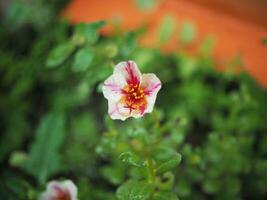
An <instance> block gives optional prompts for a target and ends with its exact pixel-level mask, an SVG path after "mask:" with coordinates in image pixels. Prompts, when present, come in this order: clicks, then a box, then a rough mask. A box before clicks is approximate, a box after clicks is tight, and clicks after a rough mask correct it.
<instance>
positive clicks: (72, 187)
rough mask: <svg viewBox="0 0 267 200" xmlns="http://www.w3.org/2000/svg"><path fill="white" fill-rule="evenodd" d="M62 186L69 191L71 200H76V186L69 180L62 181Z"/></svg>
mask: <svg viewBox="0 0 267 200" xmlns="http://www.w3.org/2000/svg"><path fill="white" fill-rule="evenodd" d="M62 186H63V187H64V188H65V189H66V190H68V191H69V193H70V195H71V200H77V187H76V186H75V185H74V183H73V182H72V181H71V180H66V181H63V182H62Z"/></svg>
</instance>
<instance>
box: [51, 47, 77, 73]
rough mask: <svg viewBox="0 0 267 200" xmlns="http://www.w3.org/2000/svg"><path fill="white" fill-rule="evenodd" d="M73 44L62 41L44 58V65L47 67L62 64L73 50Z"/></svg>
mask: <svg viewBox="0 0 267 200" xmlns="http://www.w3.org/2000/svg"><path fill="white" fill-rule="evenodd" d="M74 49H75V45H74V44H73V43H71V42H66V43H62V44H60V45H58V46H56V47H55V48H54V49H52V51H51V52H50V53H49V55H48V58H47V60H46V66H47V67H48V68H54V67H57V66H59V65H60V64H62V63H63V62H64V61H65V60H66V59H67V58H68V57H69V56H70V54H71V53H72V52H73V51H74Z"/></svg>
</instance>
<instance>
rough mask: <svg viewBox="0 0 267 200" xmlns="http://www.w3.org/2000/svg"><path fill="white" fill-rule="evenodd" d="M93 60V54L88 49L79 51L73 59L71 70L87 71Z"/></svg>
mask: <svg viewBox="0 0 267 200" xmlns="http://www.w3.org/2000/svg"><path fill="white" fill-rule="evenodd" d="M93 59H94V52H93V50H92V49H91V48H90V47H85V48H82V49H80V50H79V51H78V52H77V53H76V54H75V57H74V64H73V66H72V70H73V71H75V72H82V71H85V70H87V69H88V67H89V66H90V64H91V63H92V61H93Z"/></svg>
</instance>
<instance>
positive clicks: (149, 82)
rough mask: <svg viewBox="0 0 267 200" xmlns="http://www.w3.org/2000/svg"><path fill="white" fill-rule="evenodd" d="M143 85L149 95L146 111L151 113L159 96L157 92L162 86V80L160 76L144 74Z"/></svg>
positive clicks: (147, 95)
mask: <svg viewBox="0 0 267 200" xmlns="http://www.w3.org/2000/svg"><path fill="white" fill-rule="evenodd" d="M141 87H142V88H143V90H144V92H145V95H146V97H147V102H148V105H147V108H146V110H145V111H144V112H145V113H151V112H152V110H153V107H154V104H155V101H156V98H157V93H158V91H159V90H160V88H161V82H160V80H159V78H158V77H157V76H156V75H155V74H153V73H150V74H143V75H142V82H141Z"/></svg>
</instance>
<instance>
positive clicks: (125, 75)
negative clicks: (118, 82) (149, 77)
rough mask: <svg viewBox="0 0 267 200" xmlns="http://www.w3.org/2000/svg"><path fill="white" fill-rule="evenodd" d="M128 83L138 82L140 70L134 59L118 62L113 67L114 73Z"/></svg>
mask: <svg viewBox="0 0 267 200" xmlns="http://www.w3.org/2000/svg"><path fill="white" fill-rule="evenodd" d="M113 74H115V75H117V76H118V77H120V79H124V80H125V82H126V83H128V84H137V85H139V84H140V81H141V72H140V71H139V69H138V66H137V64H136V63H135V62H134V61H131V60H130V61H127V62H120V63H119V64H117V65H116V66H115V68H114V73H113Z"/></svg>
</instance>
